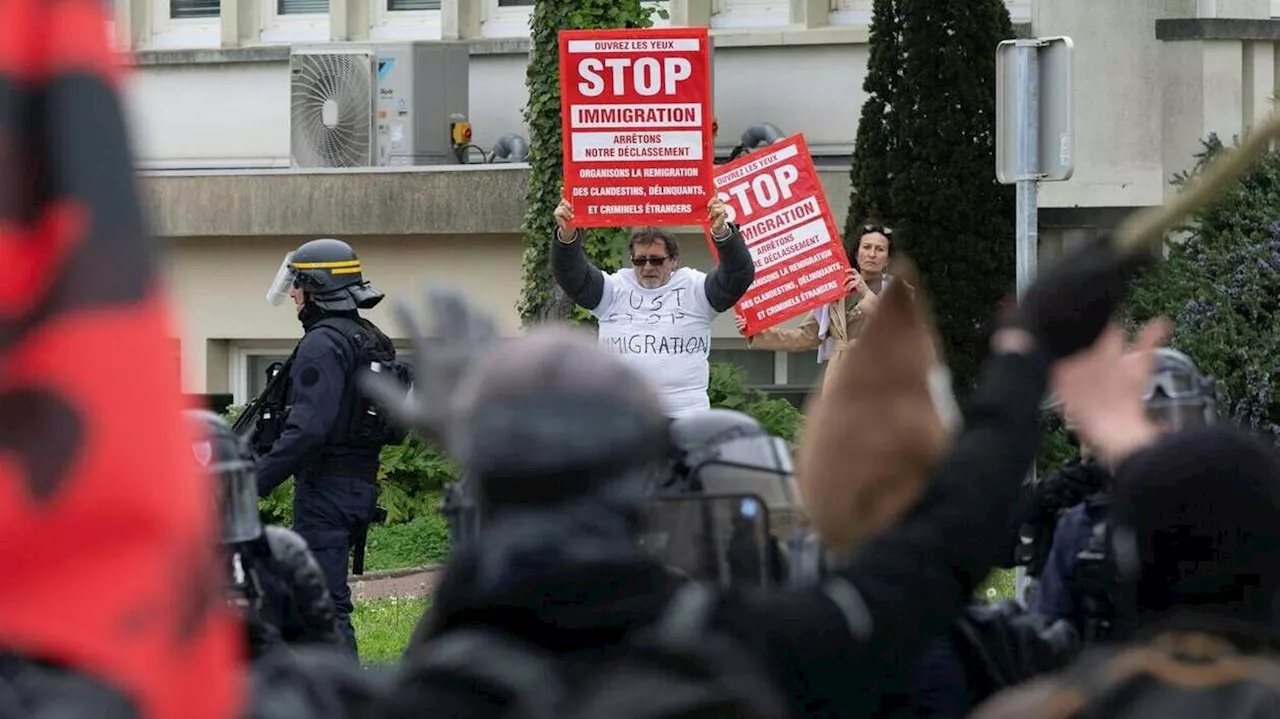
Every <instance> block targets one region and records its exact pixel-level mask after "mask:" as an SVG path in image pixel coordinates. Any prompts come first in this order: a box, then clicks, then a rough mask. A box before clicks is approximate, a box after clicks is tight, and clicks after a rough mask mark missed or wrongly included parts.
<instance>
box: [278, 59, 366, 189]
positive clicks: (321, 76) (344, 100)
mask: <svg viewBox="0 0 1280 719" xmlns="http://www.w3.org/2000/svg"><path fill="white" fill-rule="evenodd" d="M377 61H378V59H377V55H376V54H375V53H374V52H373V51H371V50H367V49H365V50H350V51H345V52H344V51H342V50H331V49H325V50H322V51H305V50H295V51H294V52H293V53H292V54H291V55H290V69H291V70H292V73H293V74H292V87H291V95H292V97H291V109H292V111H291V112H290V119H291V123H292V128H291V132H290V143H291V145H292V154H293V165H294V167H369V166H371V165H373V160H374V147H375V144H376V143H375V139H374V130H373V128H374V106H375V104H376V101H377V82H378V81H377V76H376V70H375V66H376V65H377Z"/></svg>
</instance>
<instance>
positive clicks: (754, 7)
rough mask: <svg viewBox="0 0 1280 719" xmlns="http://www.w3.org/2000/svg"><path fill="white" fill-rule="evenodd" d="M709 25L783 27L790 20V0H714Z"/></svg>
mask: <svg viewBox="0 0 1280 719" xmlns="http://www.w3.org/2000/svg"><path fill="white" fill-rule="evenodd" d="M713 9H714V14H713V15H712V16H711V27H713V28H721V27H726V28H727V27H783V26H785V25H787V24H788V23H789V22H790V21H791V2H790V0H714V5H713Z"/></svg>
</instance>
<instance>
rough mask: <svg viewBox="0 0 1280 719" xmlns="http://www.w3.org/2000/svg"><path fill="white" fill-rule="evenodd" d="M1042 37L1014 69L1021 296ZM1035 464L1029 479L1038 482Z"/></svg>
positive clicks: (1021, 571) (1030, 271)
mask: <svg viewBox="0 0 1280 719" xmlns="http://www.w3.org/2000/svg"><path fill="white" fill-rule="evenodd" d="M1040 45H1041V43H1040V42H1039V41H1038V40H1022V41H1019V42H1018V44H1017V52H1016V53H1015V58H1014V62H1015V65H1014V69H1015V72H1016V73H1017V78H1018V86H1017V97H1016V99H1015V109H1016V112H1017V115H1018V127H1017V133H1018V135H1017V136H1018V180H1017V193H1018V194H1017V198H1018V199H1017V226H1016V232H1017V243H1018V245H1017V264H1018V298H1019V299H1021V298H1022V295H1023V293H1024V292H1026V291H1027V287H1029V286H1030V285H1031V282H1032V281H1033V280H1034V279H1035V276H1036V255H1037V251H1038V248H1039V243H1040V231H1039V227H1038V225H1039V222H1038V219H1039V215H1038V212H1037V207H1036V200H1037V197H1036V192H1037V183H1038V181H1039V180H1038V176H1039V173H1040V167H1039V164H1040V163H1039V155H1040V137H1039V134H1040V63H1039V55H1038V53H1039V51H1040ZM1035 480H1036V468H1035V465H1034V464H1032V466H1031V468H1030V470H1029V471H1028V474H1027V481H1029V482H1035ZM1014 588H1015V589H1014V591H1015V596H1016V597H1017V599H1018V601H1019V602H1021V603H1022V604H1024V605H1026V604H1028V603H1029V597H1028V593H1029V590H1030V589H1031V580H1030V578H1029V577H1028V576H1027V570H1026V568H1025V567H1018V568H1017V570H1016V572H1015V579H1014Z"/></svg>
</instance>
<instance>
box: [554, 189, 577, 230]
mask: <svg viewBox="0 0 1280 719" xmlns="http://www.w3.org/2000/svg"><path fill="white" fill-rule="evenodd" d="M555 217H556V225H558V226H559V227H560V234H561V235H562V236H564V237H565V238H566V239H567V238H568V237H569V236H570V235H572V234H573V232H574V228H573V205H572V204H570V203H569V198H567V197H562V198H560V204H558V205H556V213H555Z"/></svg>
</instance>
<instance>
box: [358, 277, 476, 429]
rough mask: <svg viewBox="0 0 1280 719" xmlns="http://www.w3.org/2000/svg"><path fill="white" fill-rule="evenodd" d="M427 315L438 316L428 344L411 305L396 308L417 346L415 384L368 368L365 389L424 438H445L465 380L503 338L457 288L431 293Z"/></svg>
mask: <svg viewBox="0 0 1280 719" xmlns="http://www.w3.org/2000/svg"><path fill="white" fill-rule="evenodd" d="M426 304H427V308H428V313H429V314H431V315H433V316H434V319H435V328H434V329H435V331H434V332H433V333H432V336H433V339H434V340H435V341H433V342H430V343H429V342H428V340H427V338H426V337H424V336H423V335H422V333H421V331H420V330H419V329H418V323H417V321H416V320H415V319H414V317H413V313H412V311H410V309H409V307H408V305H406V304H405V303H403V302H397V303H396V304H395V315H396V319H397V321H398V322H399V323H400V325H401V326H402V327H403V328H404V329H405V334H407V335H408V336H409V338H410V340H411V341H412V343H413V370H414V379H413V385H412V386H410V387H405V386H404V385H403V384H401V383H400V382H398V381H396V380H395V379H394V378H391V377H388V376H386V375H383V374H380V373H376V372H372V371H369V370H365V371H364V372H363V373H362V374H361V375H360V378H359V382H360V387H361V389H362V390H364V392H365V394H367V395H368V396H369V397H370V398H371V399H373V400H374V401H375V402H378V403H379V404H381V405H382V406H383V407H385V408H387V411H388V412H389V413H390V414H391V415H392V417H391V419H392V420H393V421H395V422H397V423H398V424H400V425H401V426H403V427H407V428H411V429H413V430H415V431H417V432H418V433H419V434H421V435H423V436H424V437H429V438H432V439H438V440H439V439H446V437H445V434H446V428H447V427H448V425H449V422H450V421H451V420H452V419H453V417H452V411H451V409H452V404H453V402H452V400H453V392H454V390H455V389H456V388H457V387H458V385H459V384H460V383H461V380H462V377H463V375H464V374H466V372H467V371H468V369H469V368H470V367H471V366H472V365H473V364H474V363H475V361H476V359H477V358H478V357H479V356H480V355H481V354H482V353H484V352H486V351H488V350H490V349H492V348H493V346H494V345H495V343H496V342H497V339H498V331H497V325H496V323H495V322H494V320H493V318H492V317H491V316H489V315H488V314H485V313H483V312H481V311H480V310H479V309H477V308H476V307H475V306H473V305H472V304H470V303H469V302H467V300H466V297H465V296H464V295H463V294H462V292H461V291H459V290H457V289H454V288H432V289H429V290H427V303H426Z"/></svg>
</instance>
